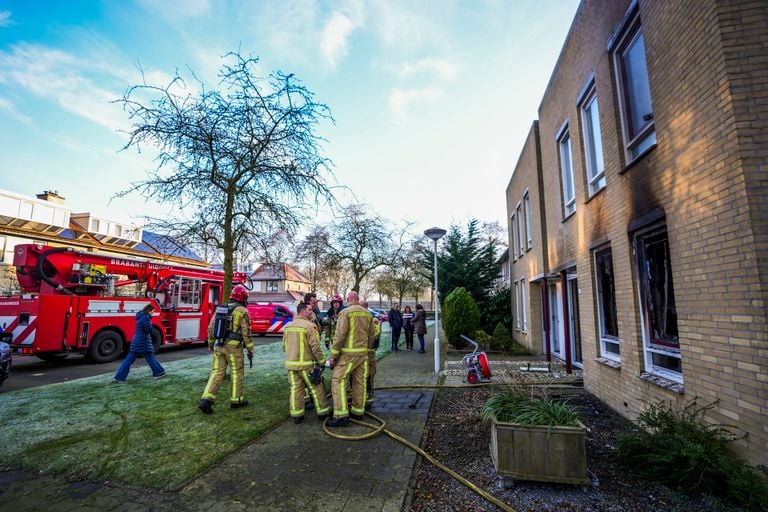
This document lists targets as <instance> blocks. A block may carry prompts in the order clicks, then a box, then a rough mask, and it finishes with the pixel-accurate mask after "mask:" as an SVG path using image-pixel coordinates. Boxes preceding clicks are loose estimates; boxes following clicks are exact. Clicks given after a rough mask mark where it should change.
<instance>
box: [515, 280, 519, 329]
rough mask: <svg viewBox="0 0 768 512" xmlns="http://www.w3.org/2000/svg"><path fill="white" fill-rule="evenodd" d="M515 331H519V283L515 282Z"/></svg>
mask: <svg viewBox="0 0 768 512" xmlns="http://www.w3.org/2000/svg"><path fill="white" fill-rule="evenodd" d="M515 330H517V331H519V330H520V282H519V281H515Z"/></svg>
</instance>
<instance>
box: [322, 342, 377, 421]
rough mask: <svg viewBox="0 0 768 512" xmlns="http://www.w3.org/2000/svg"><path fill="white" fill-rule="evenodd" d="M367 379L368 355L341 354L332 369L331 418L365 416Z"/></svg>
mask: <svg viewBox="0 0 768 512" xmlns="http://www.w3.org/2000/svg"><path fill="white" fill-rule="evenodd" d="M367 377H368V355H367V354H365V353H363V354H355V355H349V354H341V357H340V358H339V360H338V361H337V362H336V366H335V367H334V368H333V379H331V392H332V393H333V417H334V418H346V417H347V416H349V412H350V410H351V411H352V414H356V415H360V416H362V415H363V414H365V393H366V391H365V388H366V385H365V384H366V382H365V381H366V379H367ZM350 378H351V388H352V389H351V391H352V400H351V403H350V401H349V397H348V396H347V395H348V392H347V382H349V381H350Z"/></svg>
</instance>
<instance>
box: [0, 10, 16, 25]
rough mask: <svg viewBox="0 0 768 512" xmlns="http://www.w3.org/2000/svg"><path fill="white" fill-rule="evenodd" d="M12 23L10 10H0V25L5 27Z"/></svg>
mask: <svg viewBox="0 0 768 512" xmlns="http://www.w3.org/2000/svg"><path fill="white" fill-rule="evenodd" d="M12 23H13V22H12V21H11V11H0V27H7V26H8V25H10V24H12Z"/></svg>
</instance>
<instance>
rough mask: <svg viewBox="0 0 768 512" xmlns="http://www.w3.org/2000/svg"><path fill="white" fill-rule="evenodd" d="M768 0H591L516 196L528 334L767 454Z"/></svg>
mask: <svg viewBox="0 0 768 512" xmlns="http://www.w3.org/2000/svg"><path fill="white" fill-rule="evenodd" d="M767 26H768V3H766V2H765V1H764V0H751V1H750V0H741V1H738V0H675V1H667V0H632V1H630V0H584V1H582V3H581V5H580V6H579V9H578V11H577V13H576V16H575V18H574V21H573V24H572V26H571V29H570V32H569V34H568V36H567V38H566V41H565V43H564V45H563V49H562V51H561V54H560V57H559V59H558V62H557V64H556V66H555V69H554V71H553V73H552V76H551V78H550V81H549V84H548V86H547V88H546V91H545V92H544V96H543V99H542V102H541V105H540V106H539V119H538V121H536V122H534V123H533V126H532V128H531V131H530V133H529V136H528V138H527V140H526V143H525V146H524V148H523V150H522V153H521V155H520V158H519V160H518V162H517V165H516V167H515V170H514V173H513V175H512V178H511V180H510V183H509V186H508V188H507V191H506V197H507V210H508V214H509V237H510V244H509V246H510V259H511V281H512V295H513V297H512V302H513V304H512V308H513V314H515V317H516V319H515V324H516V325H515V331H514V336H515V339H516V340H517V341H519V342H521V343H522V344H524V345H526V346H528V347H530V348H531V349H532V350H533V351H535V352H538V353H546V354H547V355H549V356H550V357H556V358H560V359H563V360H565V361H566V362H567V363H568V364H572V365H575V366H578V367H581V368H583V371H584V383H585V386H586V387H587V389H588V390H589V391H591V392H592V393H594V394H595V395H596V396H598V397H600V398H601V399H602V400H603V401H604V402H606V403H607V404H608V405H609V406H611V407H612V408H614V409H615V410H617V411H619V412H620V413H622V414H624V415H625V416H627V417H630V418H632V417H634V416H635V415H636V414H637V412H639V411H641V410H642V408H643V401H647V400H651V401H653V400H656V399H664V400H671V401H673V402H677V403H680V404H683V403H686V402H688V401H689V400H691V399H693V398H694V397H701V398H702V399H703V400H704V401H706V402H709V401H714V400H719V402H718V404H717V406H716V407H715V408H714V409H713V410H712V411H710V413H709V414H708V420H710V421H712V422H716V423H724V424H730V425H738V426H739V427H740V428H741V429H743V430H744V432H746V434H747V435H746V437H744V438H743V439H741V440H739V441H737V445H738V447H739V448H740V450H741V454H742V455H743V456H744V457H745V458H747V459H748V460H749V461H750V462H752V463H761V464H766V463H768V329H766V323H767V316H768V315H767V313H766V304H768V303H767V302H766V299H767V297H766V295H767V293H766V290H768V259H767V258H768V226H767V225H766V224H768V163H767V162H768V31H766V30H765V27H767Z"/></svg>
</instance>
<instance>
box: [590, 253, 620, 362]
mask: <svg viewBox="0 0 768 512" xmlns="http://www.w3.org/2000/svg"><path fill="white" fill-rule="evenodd" d="M606 252H609V253H610V262H611V272H612V274H613V276H615V275H616V273H615V271H614V270H613V249H612V248H611V246H609V245H608V246H602V247H598V248H596V249H595V250H594V251H593V252H592V261H593V262H594V268H595V300H596V301H597V308H595V309H596V311H597V328H598V336H599V337H600V356H601V357H604V358H606V359H611V360H612V361H617V362H621V339H620V338H619V337H617V336H612V335H609V334H606V332H605V311H604V307H603V305H604V301H603V297H602V295H603V293H604V291H603V289H602V286H601V280H600V274H599V272H598V256H600V255H602V254H604V253H606ZM613 285H614V287H613V304H614V308H615V307H616V284H615V281H614V283H613ZM617 313H618V312H617V311H614V315H617ZM617 324H618V320H617ZM616 330H617V331H618V325H617V326H616ZM617 334H618V333H617ZM609 346H615V347H616V351H613V352H612V351H610V350H608V347H609Z"/></svg>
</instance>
